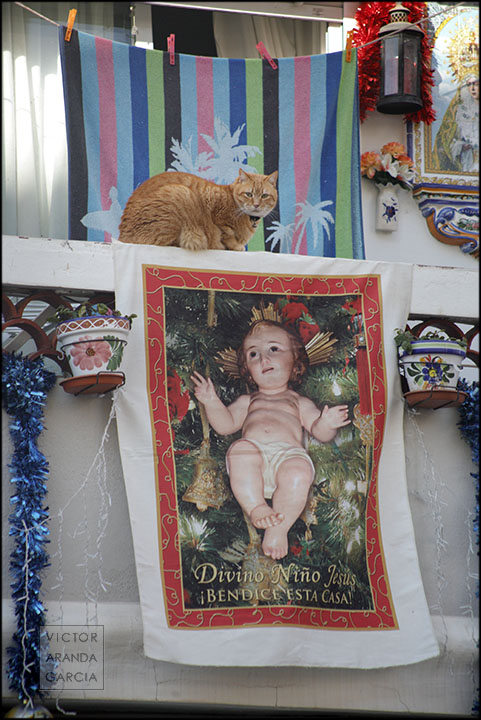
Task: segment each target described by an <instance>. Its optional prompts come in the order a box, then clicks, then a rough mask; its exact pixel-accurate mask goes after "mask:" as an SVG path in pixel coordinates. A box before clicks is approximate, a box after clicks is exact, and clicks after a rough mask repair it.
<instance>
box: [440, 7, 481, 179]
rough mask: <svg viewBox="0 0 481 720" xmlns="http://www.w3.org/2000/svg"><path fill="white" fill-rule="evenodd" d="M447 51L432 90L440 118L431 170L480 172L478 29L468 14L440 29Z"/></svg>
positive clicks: (441, 41)
mask: <svg viewBox="0 0 481 720" xmlns="http://www.w3.org/2000/svg"><path fill="white" fill-rule="evenodd" d="M438 34H439V41H438V42H439V43H440V44H441V46H442V48H443V49H444V50H445V54H444V55H443V58H442V62H439V71H438V72H439V73H440V75H441V82H440V83H439V85H438V87H437V88H436V90H435V92H433V98H434V99H436V95H437V96H438V99H437V102H436V109H437V115H438V118H437V119H436V121H435V122H434V124H433V147H432V157H431V163H430V165H432V167H430V168H428V169H430V170H431V169H432V170H438V171H441V172H443V173H459V174H463V175H464V174H471V173H472V174H477V173H478V172H479V31H478V28H477V26H476V25H475V24H474V23H473V19H472V17H471V16H469V15H468V14H462V15H461V16H460V17H459V18H453V19H452V20H451V21H450V22H449V23H447V24H446V26H445V27H444V26H443V27H441V28H440V29H439V31H438Z"/></svg>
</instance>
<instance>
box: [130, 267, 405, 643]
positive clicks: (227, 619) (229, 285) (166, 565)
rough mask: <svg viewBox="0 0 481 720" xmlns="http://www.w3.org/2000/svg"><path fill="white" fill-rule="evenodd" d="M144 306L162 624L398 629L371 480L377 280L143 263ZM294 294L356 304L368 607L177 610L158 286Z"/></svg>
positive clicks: (380, 414)
mask: <svg viewBox="0 0 481 720" xmlns="http://www.w3.org/2000/svg"><path fill="white" fill-rule="evenodd" d="M143 271H144V306H145V328H146V348H147V360H148V381H147V382H148V391H149V396H150V406H151V418H152V428H153V438H154V444H155V448H156V451H157V452H156V454H157V457H156V474H157V483H158V494H157V496H158V503H159V507H158V517H159V547H160V554H161V573H162V579H163V586H164V597H165V605H166V613H167V618H168V624H169V627H172V628H178V629H190V630H192V629H208V628H225V627H250V626H255V627H259V626H272V625H292V626H298V627H317V628H324V629H332V630H349V629H359V630H389V629H395V628H397V621H396V618H395V613H394V607H393V603H392V599H391V594H390V589H389V582H388V578H387V571H386V567H385V561H384V554H383V550H382V542H381V537H380V526H379V508H378V493H377V478H378V469H379V461H380V455H381V449H382V443H383V436H384V423H385V411H386V381H385V367H384V353H383V346H382V307H381V281H380V277H379V276H378V275H362V276H326V277H323V276H315V277H306V276H304V275H302V276H295V275H289V276H288V275H260V274H249V273H234V272H226V271H210V270H192V269H181V268H166V267H159V266H150V265H144V267H143ZM166 287H176V288H185V289H194V290H217V291H230V292H244V293H265V294H266V295H269V294H289V296H291V297H293V296H296V295H306V296H309V295H331V296H342V295H353V294H358V295H360V296H361V297H362V301H363V316H364V322H365V331H366V341H367V353H368V359H369V372H370V381H371V396H372V413H373V422H374V444H373V465H372V476H371V480H370V490H369V494H368V499H367V505H366V558H367V566H368V571H369V576H370V580H371V589H372V598H373V602H374V610H372V611H369V610H347V611H344V610H332V609H322V608H319V609H318V608H312V607H309V608H305V607H294V606H288V605H285V606H276V607H264V606H262V607H252V608H246V607H242V608H237V607H234V608H216V609H211V608H209V609H205V610H203V609H195V610H188V609H185V608H184V604H183V601H182V594H183V591H182V573H181V563H180V550H179V542H178V526H177V523H178V516H177V498H176V488H175V462H174V453H173V448H172V441H171V432H170V425H169V419H168V401H167V389H166V382H165V378H166V358H165V339H164V331H165V312H164V310H165V307H164V288H166Z"/></svg>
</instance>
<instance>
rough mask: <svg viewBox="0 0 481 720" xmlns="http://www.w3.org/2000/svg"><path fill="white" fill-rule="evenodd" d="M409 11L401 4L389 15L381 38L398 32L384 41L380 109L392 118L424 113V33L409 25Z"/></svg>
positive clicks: (382, 42)
mask: <svg viewBox="0 0 481 720" xmlns="http://www.w3.org/2000/svg"><path fill="white" fill-rule="evenodd" d="M408 15H409V10H408V9H407V8H405V7H404V6H403V5H402V4H401V3H396V5H395V6H394V7H393V8H392V10H390V11H389V16H390V20H389V23H388V24H387V25H383V27H382V28H381V29H380V30H379V36H380V37H382V36H383V35H384V34H385V35H387V34H388V33H392V32H394V31H398V32H397V34H396V35H391V36H390V37H383V38H382V40H381V86H380V93H379V100H378V102H377V106H376V109H377V110H379V112H382V113H387V114H389V115H404V114H406V113H413V112H417V111H418V110H421V109H422V107H423V102H422V100H421V69H422V56H421V40H422V37H423V31H422V30H421V29H420V28H419V27H418V26H417V25H413V24H412V23H410V22H407V18H408Z"/></svg>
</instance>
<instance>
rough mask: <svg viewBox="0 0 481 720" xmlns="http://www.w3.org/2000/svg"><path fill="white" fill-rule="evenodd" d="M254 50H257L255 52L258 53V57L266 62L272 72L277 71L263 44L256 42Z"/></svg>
mask: <svg viewBox="0 0 481 720" xmlns="http://www.w3.org/2000/svg"><path fill="white" fill-rule="evenodd" d="M256 48H257V50H258V51H259V55H260V56H261V57H262V58H264V59H265V60H267V62H268V63H269V65H270V66H271V68H272V69H273V70H277V65H276V63H275V62H274V60H273V59H272V58H271V56H270V55H269V53H268V52H267V50H266V49H265V47H264V43H263V42H258V43H257V45H256Z"/></svg>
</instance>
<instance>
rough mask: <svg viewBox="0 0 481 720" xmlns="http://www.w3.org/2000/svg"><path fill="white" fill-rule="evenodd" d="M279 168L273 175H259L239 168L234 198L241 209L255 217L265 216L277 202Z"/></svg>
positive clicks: (234, 184)
mask: <svg viewBox="0 0 481 720" xmlns="http://www.w3.org/2000/svg"><path fill="white" fill-rule="evenodd" d="M276 182H277V170H276V171H275V172H273V173H272V174H271V175H257V174H256V173H246V172H245V171H244V170H242V169H240V170H239V176H238V177H237V178H236V180H235V182H234V183H233V193H234V200H235V202H236V203H237V206H238V207H239V209H240V210H241V211H242V212H243V213H246V215H251V216H253V217H265V216H266V215H268V214H269V213H270V212H271V211H272V210H273V209H274V208H275V206H276V203H277V190H276Z"/></svg>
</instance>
